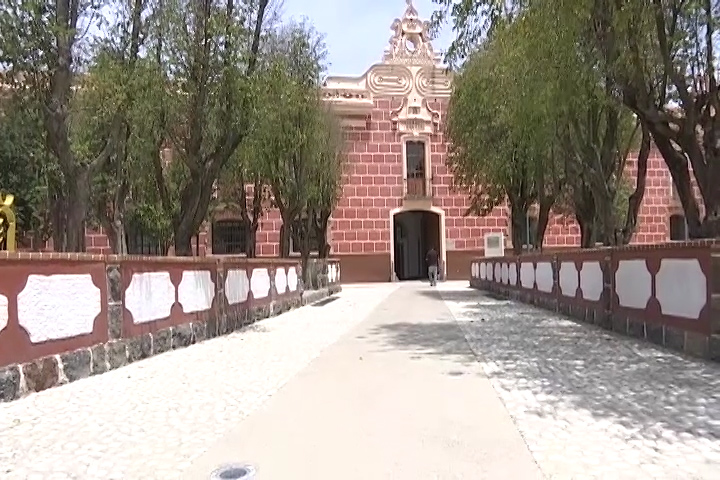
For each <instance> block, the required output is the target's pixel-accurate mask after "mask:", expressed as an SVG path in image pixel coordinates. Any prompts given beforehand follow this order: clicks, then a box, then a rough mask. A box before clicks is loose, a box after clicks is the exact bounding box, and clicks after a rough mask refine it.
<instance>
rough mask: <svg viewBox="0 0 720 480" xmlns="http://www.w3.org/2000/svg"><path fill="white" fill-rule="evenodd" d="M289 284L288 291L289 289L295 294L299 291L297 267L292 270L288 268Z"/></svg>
mask: <svg viewBox="0 0 720 480" xmlns="http://www.w3.org/2000/svg"><path fill="white" fill-rule="evenodd" d="M287 284H288V289H289V290H290V291H291V292H294V291H295V290H297V287H298V276H297V270H296V269H295V267H290V268H288V272H287Z"/></svg>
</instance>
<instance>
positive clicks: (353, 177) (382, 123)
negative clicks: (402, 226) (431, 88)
mask: <svg viewBox="0 0 720 480" xmlns="http://www.w3.org/2000/svg"><path fill="white" fill-rule="evenodd" d="M375 104H376V108H375V110H374V111H373V112H372V115H371V118H370V120H369V122H368V124H367V126H366V127H360V128H358V127H355V128H353V129H351V130H350V131H348V132H347V136H346V139H347V142H346V151H347V156H348V169H347V179H346V184H345V186H344V187H343V196H342V198H341V200H340V202H339V204H338V207H337V209H336V210H335V212H334V214H333V222H332V226H331V229H332V232H331V239H330V241H331V246H332V249H333V253H337V254H363V253H368V254H371V253H389V252H390V227H391V226H390V212H391V211H392V210H393V209H395V208H399V207H400V206H401V205H402V203H403V194H404V178H403V162H404V161H405V160H404V158H403V154H402V152H403V145H402V137H403V135H404V134H403V133H400V132H397V131H394V130H393V128H392V123H391V121H390V112H391V110H392V108H394V107H396V106H397V105H398V103H395V102H391V101H390V100H376V102H375ZM433 108H435V109H438V108H439V109H440V110H441V114H443V113H444V105H440V104H435V105H434V106H433ZM427 147H428V148H429V155H430V163H431V170H432V193H433V205H434V206H436V207H439V208H442V209H443V210H444V211H445V226H446V238H447V239H448V240H452V241H453V242H454V247H452V248H449V250H478V249H481V248H482V244H483V237H484V235H485V233H487V232H491V231H503V230H504V229H505V228H506V227H507V221H506V220H505V214H504V212H503V209H502V208H498V209H496V210H495V211H494V212H493V213H492V214H491V215H488V216H487V217H484V218H478V217H465V216H464V213H465V211H466V210H467V208H468V206H469V204H468V199H467V196H466V195H464V194H463V193H460V192H457V191H454V190H453V188H452V174H451V173H450V172H449V171H448V168H447V167H446V165H445V158H446V154H447V145H446V144H445V142H444V139H443V136H442V135H441V134H435V135H432V136H431V137H430V144H429V145H428V146H427Z"/></svg>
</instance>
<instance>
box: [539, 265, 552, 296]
mask: <svg viewBox="0 0 720 480" xmlns="http://www.w3.org/2000/svg"><path fill="white" fill-rule="evenodd" d="M535 283H536V284H537V289H538V290H540V291H541V292H545V293H551V292H552V289H553V270H552V264H550V262H538V264H537V267H536V269H535Z"/></svg>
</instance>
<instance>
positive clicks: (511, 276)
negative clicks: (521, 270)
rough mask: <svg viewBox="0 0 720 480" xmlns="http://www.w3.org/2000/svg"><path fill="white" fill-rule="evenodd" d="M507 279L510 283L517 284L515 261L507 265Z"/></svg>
mask: <svg viewBox="0 0 720 480" xmlns="http://www.w3.org/2000/svg"><path fill="white" fill-rule="evenodd" d="M508 280H509V281H510V285H513V286H515V285H517V263H511V264H510V265H509V266H508Z"/></svg>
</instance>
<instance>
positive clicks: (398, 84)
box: [323, 0, 452, 135]
mask: <svg viewBox="0 0 720 480" xmlns="http://www.w3.org/2000/svg"><path fill="white" fill-rule="evenodd" d="M406 4H407V5H406V8H405V12H404V13H403V15H402V17H400V18H396V19H395V20H394V21H393V23H392V25H391V26H390V29H391V30H392V36H391V37H390V40H389V41H388V46H387V48H386V49H385V53H384V54H383V58H382V62H380V63H377V64H375V65H373V66H372V67H370V69H369V70H368V71H367V72H366V73H365V74H364V75H362V76H360V77H340V76H336V77H328V78H327V79H326V80H325V82H324V85H323V99H324V100H325V102H327V103H330V104H331V105H332V106H333V110H335V111H336V112H337V113H339V114H341V115H342V116H344V120H345V121H350V119H351V118H352V117H358V116H360V115H368V114H370V113H371V112H372V110H373V108H374V106H375V103H374V99H376V98H390V99H394V100H395V101H396V102H395V104H394V105H393V107H392V109H391V110H390V111H389V112H388V114H389V117H390V120H391V122H392V124H393V127H394V128H395V129H396V130H397V131H399V132H403V133H412V134H414V135H420V134H433V133H437V132H438V130H439V125H440V111H439V110H438V108H437V107H436V106H434V103H433V102H434V101H435V100H438V99H447V98H449V97H450V94H451V93H452V75H451V74H450V73H449V72H448V70H447V69H446V68H445V66H444V65H442V61H441V59H440V55H438V54H437V53H436V52H435V50H434V49H433V46H432V38H431V35H430V22H429V21H424V20H421V19H420V17H419V15H418V11H417V10H416V9H415V7H414V6H413V4H412V1H410V0H407V1H406Z"/></svg>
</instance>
